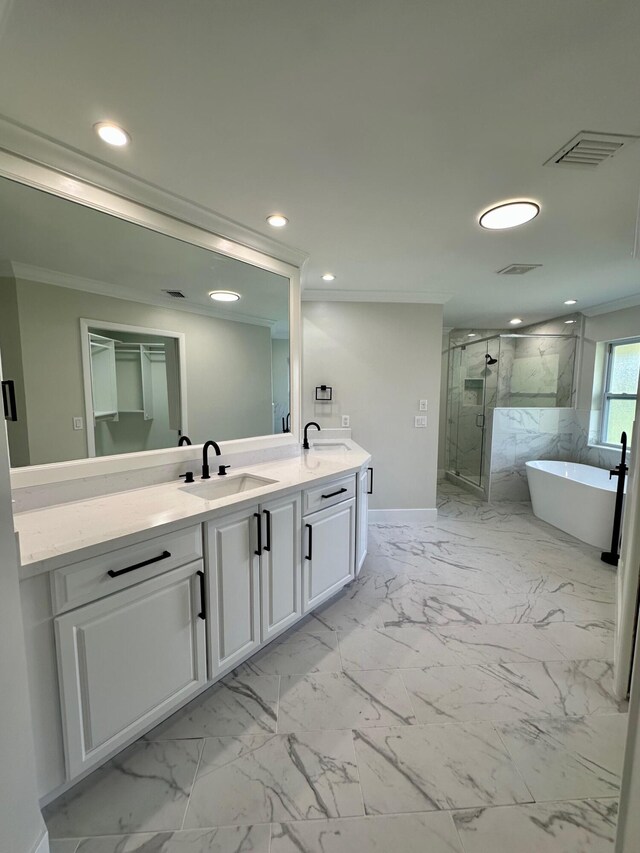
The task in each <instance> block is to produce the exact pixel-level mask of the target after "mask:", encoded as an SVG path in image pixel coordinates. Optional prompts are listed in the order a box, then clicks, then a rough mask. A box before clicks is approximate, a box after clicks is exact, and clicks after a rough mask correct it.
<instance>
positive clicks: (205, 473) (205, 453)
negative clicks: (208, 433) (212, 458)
mask: <svg viewBox="0 0 640 853" xmlns="http://www.w3.org/2000/svg"><path fill="white" fill-rule="evenodd" d="M210 447H213V449H214V450H215V452H216V456H221V455H222V454H221V453H220V448H219V447H218V442H217V441H205V443H204V444H203V445H202V479H203V480H209V479H211V474H210V473H209V448H210Z"/></svg>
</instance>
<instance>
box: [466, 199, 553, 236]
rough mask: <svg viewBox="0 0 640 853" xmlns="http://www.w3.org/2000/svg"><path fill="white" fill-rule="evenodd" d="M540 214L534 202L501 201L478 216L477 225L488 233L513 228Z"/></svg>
mask: <svg viewBox="0 0 640 853" xmlns="http://www.w3.org/2000/svg"><path fill="white" fill-rule="evenodd" d="M539 213H540V205H539V204H536V202H535V201H503V202H501V203H500V204H496V205H494V206H493V207H491V208H489V210H485V212H484V213H481V214H480V217H479V219H478V223H479V224H480V225H481V226H482V228H487V229H488V230H489V231H500V230H502V229H503V228H515V227H516V226H517V225H524V223H525V222H530V221H531V220H532V219H535V217H536V216H537V215H538V214H539Z"/></svg>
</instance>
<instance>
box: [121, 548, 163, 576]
mask: <svg viewBox="0 0 640 853" xmlns="http://www.w3.org/2000/svg"><path fill="white" fill-rule="evenodd" d="M170 556H171V552H170V551H163V552H162V554H160V556H159V557H152V558H151V559H150V560H143V561H142V562H141V563H136V564H135V565H133V566H127V568H126V569H118V571H117V572H114V570H113V569H109V571H108V572H107V574H108V575H109V577H110V578H117V577H119V576H120V575H126V574H127V572H133V571H134V570H135V569H141V568H142V567H143V566H150V565H151V563H159V562H160V560H166V559H167V558H168V557H170Z"/></svg>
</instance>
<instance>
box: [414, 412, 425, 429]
mask: <svg viewBox="0 0 640 853" xmlns="http://www.w3.org/2000/svg"><path fill="white" fill-rule="evenodd" d="M413 425H414V426H415V428H416V429H424V428H425V427H426V426H427V417H426V415H416V417H415V421H414V424H413Z"/></svg>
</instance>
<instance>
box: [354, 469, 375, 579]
mask: <svg viewBox="0 0 640 853" xmlns="http://www.w3.org/2000/svg"><path fill="white" fill-rule="evenodd" d="M371 494H373V468H371V467H367V466H364V467H363V468H361V469H360V472H359V474H358V497H357V510H358V529H357V531H356V577H357V576H358V575H359V574H360V570H361V569H362V565H363V563H364V561H365V557H366V556H367V537H368V526H369V495H371Z"/></svg>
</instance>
